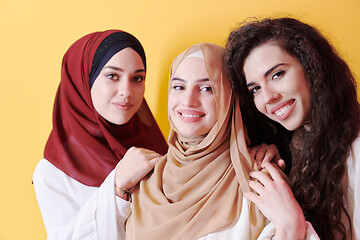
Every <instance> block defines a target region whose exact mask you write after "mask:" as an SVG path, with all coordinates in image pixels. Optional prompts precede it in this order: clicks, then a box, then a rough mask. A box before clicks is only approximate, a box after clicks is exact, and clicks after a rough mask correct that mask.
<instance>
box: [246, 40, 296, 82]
mask: <svg viewBox="0 0 360 240" xmlns="http://www.w3.org/2000/svg"><path fill="white" fill-rule="evenodd" d="M294 61H297V60H296V58H295V57H293V56H291V55H290V54H288V53H287V52H286V51H285V50H284V49H282V48H281V47H280V46H279V45H278V44H277V43H274V42H268V43H265V44H262V45H260V46H258V47H256V48H254V49H253V50H252V51H251V52H250V54H249V55H248V57H247V58H246V59H245V62H244V67H243V70H244V73H245V75H247V77H249V76H248V75H249V74H250V75H251V74H255V73H262V74H263V73H264V72H266V71H268V70H269V69H270V68H272V67H273V66H275V65H276V64H279V63H284V64H291V63H294Z"/></svg>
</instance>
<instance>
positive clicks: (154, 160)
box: [149, 155, 162, 167]
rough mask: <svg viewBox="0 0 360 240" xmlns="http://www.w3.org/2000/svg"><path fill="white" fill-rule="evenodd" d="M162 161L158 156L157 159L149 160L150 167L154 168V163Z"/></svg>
mask: <svg viewBox="0 0 360 240" xmlns="http://www.w3.org/2000/svg"><path fill="white" fill-rule="evenodd" d="M161 159H162V156H161V155H159V157H155V158H152V159H150V161H149V162H150V163H151V164H152V166H153V167H154V166H155V164H156V163H158V162H159V161H160V160H161Z"/></svg>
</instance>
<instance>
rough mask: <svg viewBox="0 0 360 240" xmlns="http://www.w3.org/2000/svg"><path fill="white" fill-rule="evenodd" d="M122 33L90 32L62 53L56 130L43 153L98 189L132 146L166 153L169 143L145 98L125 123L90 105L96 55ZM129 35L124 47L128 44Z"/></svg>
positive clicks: (84, 182) (55, 107)
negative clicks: (103, 44) (107, 41)
mask: <svg viewBox="0 0 360 240" xmlns="http://www.w3.org/2000/svg"><path fill="white" fill-rule="evenodd" d="M119 32H122V31H119V30H107V31H104V32H95V33H91V34H88V35H86V36H84V37H82V38H81V39H79V40H78V41H76V42H75V43H74V44H73V45H72V46H71V47H70V48H69V50H68V51H67V52H66V54H65V55H64V58H63V63H62V70H61V82H60V85H59V88H58V91H57V94H56V97H55V103H54V110H53V111H54V112H53V129H52V131H51V134H50V136H49V139H48V141H47V143H46V147H45V151H44V157H45V158H46V159H47V160H48V161H50V162H51V163H52V164H54V165H55V166H56V167H57V168H59V169H60V170H62V171H63V172H64V173H66V174H67V175H69V176H70V177H72V178H74V179H75V180H77V181H79V182H81V183H83V184H85V185H88V186H100V184H101V183H102V182H103V181H104V179H105V178H106V176H107V175H108V174H109V173H110V172H111V171H112V170H113V169H114V168H115V166H116V164H117V163H118V162H119V161H120V160H121V159H122V157H123V156H124V154H125V153H126V151H127V149H129V148H130V147H132V146H136V147H142V148H147V149H151V150H154V151H156V152H158V153H160V154H165V153H166V152H167V144H166V141H165V139H164V137H163V135H162V133H161V131H160V129H159V127H158V126H157V124H156V122H155V119H154V117H153V115H152V114H151V111H150V109H149V107H148V105H147V103H146V101H145V99H144V100H143V104H142V105H141V107H140V109H139V110H138V112H137V114H135V115H134V116H133V117H132V118H131V119H130V121H129V122H128V123H126V124H124V125H115V124H112V123H109V122H108V121H106V120H105V119H104V118H103V117H101V116H100V115H99V114H98V113H97V112H96V110H95V108H94V106H93V104H92V100H91V94H90V84H89V74H90V72H91V71H92V65H93V59H94V56H95V52H96V50H97V49H98V47H99V45H100V43H101V42H102V41H103V40H104V39H105V38H106V39H108V38H107V37H108V36H109V35H112V36H113V35H114V33H115V35H116V34H117V33H119ZM122 33H124V34H123V35H125V36H126V35H127V36H128V37H129V36H130V37H131V38H133V39H134V40H130V43H129V47H132V46H134V44H135V45H140V47H141V44H140V42H138V40H137V39H136V38H135V37H133V36H132V35H130V34H127V33H125V32H122ZM128 37H127V39H126V41H125V42H126V43H125V44H128V42H129V38H128ZM118 41H119V39H118ZM120 41H121V39H120ZM138 47H139V46H138ZM132 48H134V47H132ZM135 48H136V47H135ZM141 49H142V47H141ZM134 50H135V51H136V49H134ZM96 54H97V56H98V53H96ZM114 54H115V53H114ZM143 57H144V56H143ZM143 57H142V59H143V61H144V58H143ZM144 66H146V63H145V62H144ZM92 72H93V71H92Z"/></svg>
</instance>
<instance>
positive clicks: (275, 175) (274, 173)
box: [264, 163, 284, 181]
mask: <svg viewBox="0 0 360 240" xmlns="http://www.w3.org/2000/svg"><path fill="white" fill-rule="evenodd" d="M264 168H265V169H266V170H267V171H268V172H269V174H270V176H271V177H272V179H273V180H274V181H283V180H284V179H283V178H282V177H281V175H280V173H279V171H280V169H279V168H277V167H276V165H275V164H274V165H273V164H271V163H265V164H264Z"/></svg>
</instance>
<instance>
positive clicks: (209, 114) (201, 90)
mask: <svg viewBox="0 0 360 240" xmlns="http://www.w3.org/2000/svg"><path fill="white" fill-rule="evenodd" d="M170 84H171V90H170V94H169V103H168V111H169V115H170V118H171V120H172V122H173V123H174V126H175V127H176V129H177V130H178V133H179V134H181V135H182V136H185V137H189V138H192V137H198V136H201V135H205V134H207V133H209V132H210V130H211V128H212V127H213V126H214V124H215V122H216V120H217V109H216V102H215V95H214V93H213V89H212V86H211V83H210V80H209V76H208V74H207V71H206V68H205V63H204V60H203V59H201V58H197V57H189V58H186V59H185V60H183V61H182V62H181V63H180V64H179V66H178V67H177V69H176V71H175V73H174V75H173V78H172V79H171V83H170Z"/></svg>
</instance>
